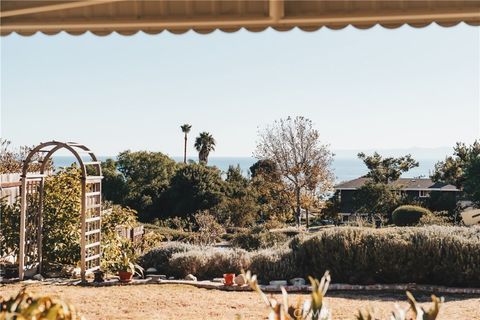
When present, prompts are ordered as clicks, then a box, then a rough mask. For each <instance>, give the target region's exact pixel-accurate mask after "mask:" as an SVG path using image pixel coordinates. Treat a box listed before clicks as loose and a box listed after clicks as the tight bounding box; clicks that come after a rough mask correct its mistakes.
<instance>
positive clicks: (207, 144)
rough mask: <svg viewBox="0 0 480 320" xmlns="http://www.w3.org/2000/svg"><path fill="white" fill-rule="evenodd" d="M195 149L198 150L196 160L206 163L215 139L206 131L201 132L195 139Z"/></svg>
mask: <svg viewBox="0 0 480 320" xmlns="http://www.w3.org/2000/svg"><path fill="white" fill-rule="evenodd" d="M195 149H197V151H198V160H199V161H200V163H204V164H207V163H208V155H209V154H210V152H211V151H215V139H214V138H213V136H212V135H211V134H210V133H208V132H202V133H200V135H199V136H198V137H197V139H196V140H195Z"/></svg>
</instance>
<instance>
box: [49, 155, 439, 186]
mask: <svg viewBox="0 0 480 320" xmlns="http://www.w3.org/2000/svg"><path fill="white" fill-rule="evenodd" d="M108 158H115V156H99V157H98V159H99V160H101V161H105V160H106V159H108ZM173 159H174V160H175V161H177V162H181V161H183V158H182V157H173ZM189 159H191V158H189ZM192 160H197V159H192ZM416 160H417V161H418V162H419V164H420V165H419V167H417V168H414V169H412V170H410V171H409V172H407V173H406V174H404V175H403V176H402V177H404V178H414V177H416V178H418V177H428V176H429V175H430V172H431V171H433V169H434V166H435V163H437V162H438V161H439V159H431V158H424V159H416ZM256 161H257V160H256V159H255V158H252V157H210V158H209V159H208V165H210V166H216V167H217V168H219V169H220V170H222V171H226V170H228V167H229V166H230V165H233V166H236V165H239V166H240V169H241V170H242V173H243V174H244V175H248V174H249V168H250V166H251V165H252V164H254V163H255V162H256ZM73 162H75V158H74V157H72V156H54V157H53V163H54V166H55V167H56V168H59V167H66V166H70V165H71V164H72V163H73ZM332 169H333V172H334V174H335V182H336V183H339V182H342V181H348V180H352V179H355V178H358V177H360V176H362V175H364V174H365V173H367V171H368V170H367V168H366V166H365V165H364V164H363V162H362V161H361V160H359V159H357V158H336V157H335V158H334V161H333V164H332Z"/></svg>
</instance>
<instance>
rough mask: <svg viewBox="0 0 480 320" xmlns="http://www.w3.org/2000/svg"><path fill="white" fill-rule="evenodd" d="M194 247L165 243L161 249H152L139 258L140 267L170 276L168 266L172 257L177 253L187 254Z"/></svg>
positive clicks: (184, 244)
mask: <svg viewBox="0 0 480 320" xmlns="http://www.w3.org/2000/svg"><path fill="white" fill-rule="evenodd" d="M194 248H195V247H194V246H192V245H189V244H186V243H182V242H166V243H165V244H164V245H162V246H161V247H158V248H155V249H152V250H150V251H148V252H147V253H145V254H144V255H143V256H141V257H140V259H139V261H140V265H141V266H142V267H143V268H144V269H145V270H146V269H148V268H155V269H157V270H158V272H160V273H164V274H171V273H172V272H171V270H170V266H169V264H168V262H169V260H170V258H171V257H172V255H174V254H175V253H178V252H187V251H191V250H193V249H194Z"/></svg>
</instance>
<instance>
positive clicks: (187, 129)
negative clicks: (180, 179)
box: [180, 123, 192, 163]
mask: <svg viewBox="0 0 480 320" xmlns="http://www.w3.org/2000/svg"><path fill="white" fill-rule="evenodd" d="M180 129H182V132H183V133H184V135H185V138H184V139H185V145H184V147H183V163H187V139H188V138H187V135H188V134H189V133H190V129H192V125H190V124H187V123H186V124H184V125H182V126H180Z"/></svg>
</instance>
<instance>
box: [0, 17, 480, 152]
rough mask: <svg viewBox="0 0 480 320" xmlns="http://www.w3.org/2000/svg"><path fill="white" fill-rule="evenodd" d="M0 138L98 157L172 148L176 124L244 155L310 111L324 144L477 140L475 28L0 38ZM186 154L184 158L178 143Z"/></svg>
mask: <svg viewBox="0 0 480 320" xmlns="http://www.w3.org/2000/svg"><path fill="white" fill-rule="evenodd" d="M1 46H2V48H1V54H2V56H1V64H2V65H1V136H2V137H4V138H7V139H9V140H12V141H13V142H14V143H15V144H16V145H23V144H27V145H33V144H36V143H38V142H40V141H47V140H53V139H55V140H76V141H79V142H82V143H85V144H87V145H88V146H91V148H92V149H93V150H95V151H96V152H97V154H99V155H111V154H116V153H117V152H118V151H121V150H124V149H128V148H129V149H133V150H138V149H148V150H159V151H163V152H165V153H168V154H170V155H172V156H174V155H180V154H182V148H183V136H182V134H181V131H180V128H179V126H180V125H181V124H183V123H191V124H192V125H193V131H192V134H191V141H192V143H193V138H194V136H196V135H197V134H198V132H200V131H204V130H205V131H209V132H211V133H212V134H213V135H214V137H215V138H216V139H217V151H216V152H215V153H214V155H217V156H248V155H251V153H252V151H253V150H254V147H255V140H256V136H257V127H258V126H263V125H265V124H267V123H270V122H272V121H273V120H275V119H278V118H280V117H286V116H289V115H291V116H295V115H303V116H306V117H308V118H310V119H312V120H313V121H314V122H315V124H316V126H317V128H318V129H319V131H320V133H321V135H322V139H323V141H324V142H325V143H329V144H330V145H331V147H332V149H334V150H338V149H384V148H389V149H392V148H410V147H431V148H434V147H445V146H447V147H450V146H453V145H454V143H455V142H456V141H465V142H471V141H473V140H474V139H475V138H478V137H480V80H479V78H480V66H479V61H480V29H479V28H475V27H470V26H466V25H463V24H460V25H459V26H456V27H453V28H442V27H439V26H437V25H432V26H429V27H427V28H424V29H414V28H411V27H408V26H404V27H402V28H400V29H396V30H388V29H384V28H381V27H378V26H377V27H375V28H372V29H369V30H357V29H354V28H352V27H348V28H346V29H343V30H339V31H332V30H329V29H321V30H319V31H317V32H313V33H307V32H303V31H300V30H293V31H290V32H284V33H279V32H276V31H273V30H267V31H265V32H261V33H251V32H247V31H240V32H237V33H233V34H226V33H223V32H221V31H216V32H214V33H212V34H209V35H199V34H196V33H193V32H189V33H187V34H184V35H173V34H170V33H168V32H164V33H162V34H160V35H156V36H150V35H145V34H137V35H135V36H132V37H124V36H119V35H110V36H108V37H97V36H93V35H90V34H88V35H83V36H80V37H74V36H69V35H66V34H61V35H57V36H53V37H51V36H45V35H35V36H33V37H20V36H17V35H13V36H8V37H2V38H1ZM189 148H190V150H189V154H190V156H192V157H193V156H194V154H195V152H194V150H193V147H192V146H191V145H190V146H189Z"/></svg>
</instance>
